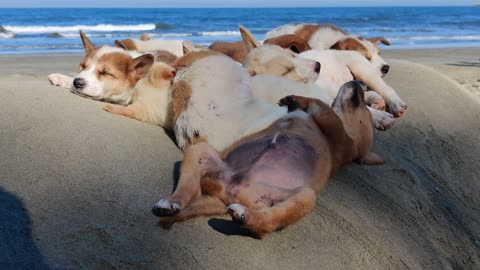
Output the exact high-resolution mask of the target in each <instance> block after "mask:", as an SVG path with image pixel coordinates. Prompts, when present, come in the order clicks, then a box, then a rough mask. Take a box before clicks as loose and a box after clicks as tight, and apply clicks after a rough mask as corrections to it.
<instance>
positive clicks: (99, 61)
mask: <svg viewBox="0 0 480 270" xmlns="http://www.w3.org/2000/svg"><path fill="white" fill-rule="evenodd" d="M80 35H81V37H82V41H83V43H84V45H85V50H86V52H87V54H86V56H85V58H84V59H83V60H82V62H81V64H80V66H81V67H80V70H81V72H80V73H79V75H77V77H76V78H71V77H68V76H65V75H61V74H52V75H50V76H49V79H50V80H51V82H52V83H53V84H56V85H59V86H64V87H65V88H70V87H73V91H74V92H76V93H79V94H81V95H83V96H87V97H89V98H92V99H97V100H103V101H106V102H111V103H118V104H121V105H113V104H107V105H105V107H104V108H103V109H104V110H106V111H109V112H111V113H113V114H118V115H122V116H126V117H129V118H133V119H136V120H139V121H142V122H146V123H151V124H155V125H159V126H162V127H164V128H167V129H171V128H172V123H171V116H170V115H169V108H170V106H169V89H170V86H171V84H172V81H173V77H174V76H175V69H174V68H173V67H172V66H170V65H168V64H166V63H163V62H155V63H153V56H152V55H149V54H147V55H143V56H140V58H139V59H144V60H143V61H135V62H134V63H138V64H137V65H141V66H140V67H138V68H140V69H141V71H142V72H141V73H140V74H139V73H138V71H136V70H135V69H133V70H132V71H129V69H128V67H129V64H128V62H129V61H134V59H133V58H131V57H130V56H129V54H128V52H126V51H125V50H123V49H119V48H114V47H109V46H102V47H95V46H94V45H93V44H92V42H91V41H90V40H89V39H88V38H87V36H86V35H85V34H83V32H81V33H80ZM159 58H160V59H162V58H161V57H159ZM122 59H125V60H124V61H126V62H124V61H121V60H122ZM145 59H146V60H145ZM126 67H127V68H126ZM98 69H100V70H103V69H105V70H106V71H108V72H109V73H111V75H108V76H106V75H102V74H101V73H100V72H98ZM82 72H83V75H82ZM86 72H89V73H88V74H85V73H86ZM121 72H127V75H128V73H131V72H134V74H132V76H135V79H133V80H132V79H128V78H130V76H126V75H123V74H122V73H121ZM91 77H95V79H88V78H91ZM82 78H85V79H84V80H85V85H83V83H81V86H83V88H77V87H78V86H79V82H78V80H79V79H82ZM75 80H77V82H75ZM92 81H98V83H96V84H95V85H97V87H99V89H96V92H95V93H98V94H97V95H89V94H88V93H90V92H84V89H87V87H88V84H89V83H91V82H92ZM61 84H64V85H61ZM111 85H115V86H116V87H115V88H111ZM113 93H115V95H113ZM125 105H127V106H125Z"/></svg>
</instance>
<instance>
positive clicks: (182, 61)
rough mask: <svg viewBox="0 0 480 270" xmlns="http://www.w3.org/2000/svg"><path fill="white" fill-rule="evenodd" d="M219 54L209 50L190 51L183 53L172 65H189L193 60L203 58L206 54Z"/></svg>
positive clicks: (177, 66)
mask: <svg viewBox="0 0 480 270" xmlns="http://www.w3.org/2000/svg"><path fill="white" fill-rule="evenodd" d="M219 54H220V53H218V52H215V51H211V50H205V51H198V52H191V53H188V54H186V55H184V56H183V57H180V58H179V59H178V60H177V61H176V62H175V64H174V67H176V68H179V67H183V66H189V65H191V64H192V63H193V62H195V61H197V60H199V59H202V58H205V57H207V56H211V55H219Z"/></svg>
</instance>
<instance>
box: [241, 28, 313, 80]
mask: <svg viewBox="0 0 480 270" xmlns="http://www.w3.org/2000/svg"><path fill="white" fill-rule="evenodd" d="M240 32H241V34H242V38H243V41H244V42H245V45H246V46H247V49H248V51H249V53H248V55H247V57H246V58H245V61H244V63H243V66H244V67H245V68H246V69H247V70H248V71H249V72H250V75H252V76H254V75H257V74H269V75H275V76H281V77H287V78H290V79H292V80H296V81H304V82H314V81H315V80H317V78H318V74H319V73H320V63H318V62H316V61H313V60H308V59H303V58H300V57H298V55H297V54H296V53H294V52H293V51H291V50H290V49H284V48H282V47H280V46H277V45H263V46H262V45H261V44H260V43H259V42H258V41H257V40H256V39H255V38H254V37H253V35H252V34H251V33H250V32H249V31H248V30H247V29H246V28H244V27H243V26H241V27H240ZM287 45H288V44H287ZM287 47H288V46H287Z"/></svg>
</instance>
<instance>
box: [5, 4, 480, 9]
mask: <svg viewBox="0 0 480 270" xmlns="http://www.w3.org/2000/svg"><path fill="white" fill-rule="evenodd" d="M475 6H476V5H475V4H472V5H417V6H412V5H398V6H384V5H371V6H370V5H366V6H359V5H351V6H296V7H292V6H231V7H226V6H208V7H199V6H198V7H151V6H149V7H147V6H145V7H138V6H136V7H129V6H123V7H122V6H120V7H53V6H52V7H1V6H0V9H27V8H30V9H45V8H72V9H74V8H78V9H80V8H90V9H94V8H98V9H107V8H108V9H124V8H128V9H145V8H154V9H157V8H171V9H207V8H350V7H355V8H372V7H373V8H376V7H475Z"/></svg>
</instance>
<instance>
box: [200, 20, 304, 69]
mask: <svg viewBox="0 0 480 270" xmlns="http://www.w3.org/2000/svg"><path fill="white" fill-rule="evenodd" d="M242 30H243V31H245V30H246V28H245V27H244V26H240V31H242ZM263 44H270V45H278V46H280V47H282V48H287V49H290V50H291V51H293V52H295V53H301V52H304V51H308V50H310V49H311V47H310V45H308V43H307V42H306V41H305V40H304V39H302V38H301V37H299V36H297V35H283V36H279V37H274V38H271V39H267V40H265V41H264V42H263ZM208 48H209V49H210V50H213V51H217V52H220V53H223V54H225V55H227V56H229V57H231V58H232V59H233V60H235V61H237V62H239V63H243V61H244V60H245V57H246V56H247V54H248V48H247V46H246V45H245V42H244V41H237V42H222V41H215V42H214V43H212V45H210V47H208Z"/></svg>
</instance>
